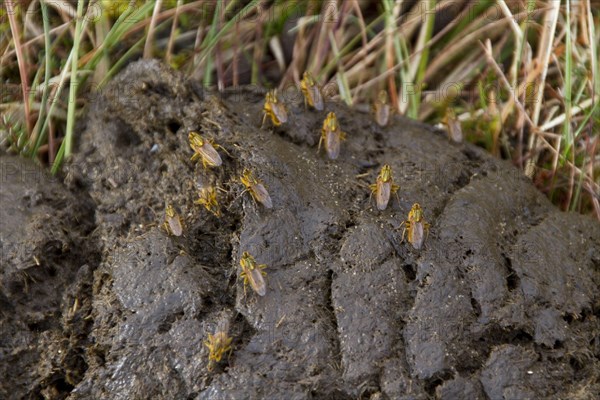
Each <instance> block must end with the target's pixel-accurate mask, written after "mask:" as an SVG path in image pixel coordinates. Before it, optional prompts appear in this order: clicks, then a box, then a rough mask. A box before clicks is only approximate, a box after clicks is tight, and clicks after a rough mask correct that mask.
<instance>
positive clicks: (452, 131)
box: [448, 118, 463, 143]
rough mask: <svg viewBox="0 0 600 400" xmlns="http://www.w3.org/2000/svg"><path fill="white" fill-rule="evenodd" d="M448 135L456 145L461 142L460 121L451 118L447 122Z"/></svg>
mask: <svg viewBox="0 0 600 400" xmlns="http://www.w3.org/2000/svg"><path fill="white" fill-rule="evenodd" d="M448 135H449V136H450V139H452V140H453V141H455V142H456V143H460V142H462V141H463V133H462V128H461V127H460V121H459V120H458V119H454V118H452V119H450V120H449V121H448Z"/></svg>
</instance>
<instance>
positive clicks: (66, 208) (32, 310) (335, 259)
mask: <svg viewBox="0 0 600 400" xmlns="http://www.w3.org/2000/svg"><path fill="white" fill-rule="evenodd" d="M284 95H285V99H286V103H287V105H288V113H289V121H288V122H287V123H285V124H283V125H281V126H280V127H276V128H275V127H273V126H272V125H271V124H270V121H269V122H267V124H266V127H264V128H263V129H261V128H260V126H261V122H262V104H263V99H264V91H263V90H259V89H256V88H244V89H240V90H238V91H235V92H228V93H225V94H217V95H215V94H211V93H207V92H205V91H203V90H202V88H201V86H200V85H199V84H198V83H197V82H194V81H191V80H186V78H185V77H184V76H182V75H180V74H179V73H177V72H174V71H172V70H170V69H169V68H167V67H165V66H163V65H161V64H160V63H158V62H155V61H150V62H137V63H134V64H131V65H130V66H129V67H128V68H127V69H126V70H125V71H124V72H123V73H122V74H120V75H119V76H118V77H117V78H115V79H114V81H113V82H112V83H111V84H110V85H109V86H107V87H106V88H105V90H103V91H102V93H100V94H99V95H98V96H97V97H95V98H94V99H92V105H91V107H90V109H89V111H88V116H87V119H86V122H85V124H84V125H81V126H80V127H79V132H78V137H79V138H80V140H79V142H80V143H79V148H78V151H77V153H76V155H75V156H74V157H73V159H72V160H71V161H70V163H69V165H68V166H67V167H66V173H65V175H64V176H63V177H62V178H61V179H60V180H59V179H53V178H50V177H48V175H46V173H45V172H43V171H41V170H40V169H38V168H37V167H35V166H33V165H32V164H30V163H29V162H28V161H24V160H22V159H18V158H14V157H10V156H7V155H3V156H2V157H1V158H0V161H1V166H2V169H1V172H2V178H1V179H2V192H1V198H0V200H1V206H0V214H1V215H0V216H1V220H2V224H1V230H0V233H1V246H2V268H1V270H0V333H1V334H0V377H1V379H0V398H6V399H11V398H40V397H43V398H49V399H56V398H58V399H62V398H69V399H89V398H94V399H142V398H156V399H158V398H165V399H183V398H189V399H196V398H197V399H260V398H265V399H266V398H269V399H356V398H367V399H368V398H370V399H428V398H437V399H459V398H465V399H466V398H468V399H511V400H512V399H540V398H556V399H558V398H561V399H565V398H569V399H592V398H596V397H595V396H596V395H597V394H598V393H600V320H599V318H600V290H598V288H599V286H600V225H599V224H598V223H597V222H596V221H594V220H593V219H592V218H591V217H586V216H581V215H575V214H566V213H562V212H560V211H558V210H557V209H556V208H554V207H553V206H552V205H551V204H550V203H549V202H548V201H547V200H546V198H545V197H544V196H543V195H542V194H540V193H539V192H538V191H537V190H536V189H535V188H534V187H533V186H532V184H531V183H530V182H529V181H528V180H527V179H526V178H524V177H522V176H521V173H520V172H519V171H517V170H516V169H515V168H513V167H512V166H511V165H510V164H509V163H507V162H504V161H501V160H496V159H494V158H492V157H490V156H489V155H487V154H486V153H484V152H483V151H481V150H480V149H478V148H476V147H473V146H471V145H469V144H454V143H451V142H449V141H448V139H447V138H446V136H445V134H444V133H443V132H440V131H436V130H435V129H433V128H431V127H428V126H425V125H422V124H419V123H417V122H414V121H411V120H408V119H405V118H401V117H398V116H396V117H395V118H394V119H393V121H392V123H391V124H390V125H389V126H388V127H386V128H381V127H379V126H377V125H376V124H375V123H374V121H373V119H372V117H371V116H370V115H369V114H366V113H361V112H359V111H356V110H350V109H348V108H347V107H346V106H344V105H342V104H337V103H334V102H327V103H326V107H325V111H323V112H316V111H314V110H306V109H305V106H304V103H303V101H302V98H301V96H300V95H299V94H298V93H297V92H292V91H286V92H285V93H284ZM328 111H335V113H336V115H337V116H338V119H339V121H340V124H341V127H342V129H343V130H344V131H345V132H346V133H347V140H346V141H344V142H342V148H341V154H340V157H339V158H338V159H337V160H335V161H331V160H329V159H328V158H327V157H326V155H325V152H324V150H323V149H321V151H320V152H317V143H318V139H319V133H320V128H321V126H322V122H323V120H324V118H325V116H326V113H327V112H328ZM190 130H197V131H199V132H201V133H202V134H203V135H205V136H207V137H211V138H213V139H214V140H215V143H217V144H219V145H220V146H222V147H223V149H218V150H219V152H220V154H221V156H222V158H223V165H222V166H220V167H216V168H210V169H208V170H205V169H204V168H203V167H202V163H199V164H196V163H193V162H192V161H190V157H191V155H192V150H191V149H190V147H189V144H188V139H187V136H188V132H189V131H190ZM383 164H390V165H391V166H392V169H393V171H394V173H395V180H396V183H397V184H398V185H400V190H399V192H398V196H397V197H392V200H391V201H390V206H388V209H387V210H385V211H383V212H380V211H378V210H377V208H376V207H375V203H374V199H373V197H370V191H369V188H368V185H369V184H370V183H373V182H374V181H375V178H376V176H377V173H378V171H379V169H380V168H381V166H382V165H383ZM244 168H250V169H252V170H254V171H255V173H256V175H257V176H258V177H259V179H260V180H262V181H263V183H264V185H265V187H266V188H267V189H268V191H269V193H270V195H271V197H272V199H273V209H271V210H269V209H265V208H264V207H262V206H261V205H260V204H257V203H255V202H254V201H253V199H252V197H251V196H250V194H249V193H248V192H244V191H243V186H242V185H241V184H240V183H239V176H240V175H241V173H242V170H243V169H244ZM199 181H202V182H204V183H206V182H207V181H210V182H212V183H213V184H215V185H217V186H218V187H220V188H221V189H222V190H219V191H218V199H219V203H220V205H221V209H222V214H223V215H222V217H221V218H217V217H216V216H214V215H213V214H211V213H209V212H208V211H207V210H205V209H204V208H203V207H202V206H199V205H197V204H194V201H195V200H196V199H197V198H198V194H197V193H198V191H197V185H198V182H199ZM166 203H172V204H173V205H174V206H175V208H176V209H177V210H178V211H179V213H180V214H181V215H182V216H183V218H184V225H185V227H184V235H183V236H181V237H175V236H169V235H168V234H167V233H166V232H165V230H164V229H163V228H162V226H161V225H162V222H163V221H164V209H165V204H166ZM413 203H420V204H421V206H422V207H423V209H424V213H425V219H426V220H427V221H428V222H429V223H430V224H431V228H430V232H429V235H428V236H427V238H426V240H425V244H424V246H423V248H422V249H420V250H415V249H414V248H413V247H412V246H410V244H408V243H407V242H406V240H404V241H403V240H402V233H403V232H402V231H403V227H402V226H401V223H402V221H404V220H405V219H406V216H407V213H408V211H409V210H410V208H411V206H412V205H413ZM244 251H248V252H249V253H251V254H252V255H254V256H255V258H256V259H257V261H258V262H259V263H261V264H263V263H264V264H266V265H267V266H268V267H267V269H266V270H265V271H266V272H267V275H266V277H265V280H266V282H267V293H266V295H265V296H264V297H261V296H258V295H256V294H255V293H254V292H253V291H252V290H251V289H250V287H248V288H247V290H246V291H245V290H244V285H243V279H242V278H241V277H240V272H241V270H240V267H239V259H240V256H241V254H242V252H244ZM222 321H226V322H228V323H229V326H230V330H229V334H230V335H231V336H233V338H234V339H233V343H232V347H233V350H232V352H231V354H230V355H229V356H227V357H225V358H224V360H223V361H222V362H221V363H219V364H218V365H217V366H216V367H215V368H213V369H212V370H211V371H209V370H208V368H207V367H208V350H207V348H206V347H205V346H204V345H203V341H204V340H207V337H208V334H209V333H211V334H212V333H214V332H215V329H216V327H217V325H218V324H219V323H220V322H222Z"/></svg>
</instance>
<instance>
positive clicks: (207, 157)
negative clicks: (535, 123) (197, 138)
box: [198, 142, 223, 167]
mask: <svg viewBox="0 0 600 400" xmlns="http://www.w3.org/2000/svg"><path fill="white" fill-rule="evenodd" d="M198 152H199V153H200V155H201V156H202V159H203V160H204V161H206V163H207V164H209V165H212V166H214V167H218V166H220V165H221V164H223V160H221V156H220V155H219V153H217V150H215V148H214V147H213V146H212V145H211V144H210V143H208V142H206V143H204V146H202V147H200V148H199V149H198Z"/></svg>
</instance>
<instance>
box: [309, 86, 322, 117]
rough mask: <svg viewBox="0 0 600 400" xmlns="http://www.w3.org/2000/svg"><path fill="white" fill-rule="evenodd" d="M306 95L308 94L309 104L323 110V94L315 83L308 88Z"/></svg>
mask: <svg viewBox="0 0 600 400" xmlns="http://www.w3.org/2000/svg"><path fill="white" fill-rule="evenodd" d="M308 95H309V96H310V101H309V102H310V103H312V104H311V105H312V106H313V107H314V108H315V109H316V110H318V111H323V95H322V94H321V90H319V87H318V86H317V85H314V86H312V87H310V88H308Z"/></svg>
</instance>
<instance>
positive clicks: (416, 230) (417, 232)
mask: <svg viewBox="0 0 600 400" xmlns="http://www.w3.org/2000/svg"><path fill="white" fill-rule="evenodd" d="M410 227H411V229H410V231H409V233H408V241H409V242H410V243H411V244H412V245H413V247H414V248H415V249H417V250H419V249H420V248H421V246H423V239H424V237H425V236H424V235H423V223H422V222H413V223H412V224H411V226H410Z"/></svg>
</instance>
